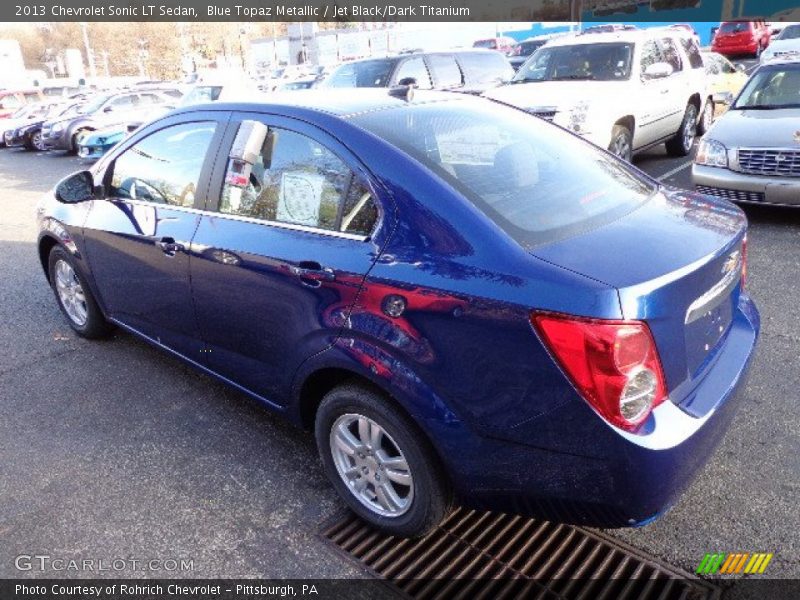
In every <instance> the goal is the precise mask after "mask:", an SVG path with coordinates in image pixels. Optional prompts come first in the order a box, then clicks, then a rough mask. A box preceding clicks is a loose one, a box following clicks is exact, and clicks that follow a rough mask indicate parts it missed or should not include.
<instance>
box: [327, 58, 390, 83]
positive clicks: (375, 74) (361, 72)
mask: <svg viewBox="0 0 800 600" xmlns="http://www.w3.org/2000/svg"><path fill="white" fill-rule="evenodd" d="M396 63H397V61H396V60H394V59H377V60H364V61H359V62H354V63H349V64H344V65H342V66H341V67H339V68H338V69H336V70H335V71H334V72H333V73H331V74H330V76H329V77H328V78H327V79H326V80H325V82H324V84H323V87H334V88H351V87H386V86H388V85H389V80H390V79H391V78H392V72H393V71H394V66H395V64H396Z"/></svg>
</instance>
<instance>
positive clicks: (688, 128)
mask: <svg viewBox="0 0 800 600" xmlns="http://www.w3.org/2000/svg"><path fill="white" fill-rule="evenodd" d="M696 136H697V108H695V106H694V105H693V104H692V105H689V108H687V109H686V118H685V120H684V122H683V148H684V149H685V150H686V152H687V153H688V152H689V151H690V150H691V149H692V145H694V138H695V137H696Z"/></svg>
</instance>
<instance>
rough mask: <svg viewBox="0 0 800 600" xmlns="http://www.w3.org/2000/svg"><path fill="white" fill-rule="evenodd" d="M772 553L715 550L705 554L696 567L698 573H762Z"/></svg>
mask: <svg viewBox="0 0 800 600" xmlns="http://www.w3.org/2000/svg"><path fill="white" fill-rule="evenodd" d="M772 557H773V554H772V553H771V552H770V553H765V552H753V553H750V552H732V553H726V552H715V553H713V554H706V555H705V556H704V557H703V560H701V561H700V566H698V567H697V571H696V573H697V574H698V575H714V574H715V573H719V574H721V575H736V574H738V573H748V574H755V573H763V572H764V571H765V570H766V569H767V565H768V564H769V561H771V560H772Z"/></svg>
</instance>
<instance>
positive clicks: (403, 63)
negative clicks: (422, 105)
mask: <svg viewBox="0 0 800 600" xmlns="http://www.w3.org/2000/svg"><path fill="white" fill-rule="evenodd" d="M513 75H514V69H513V68H512V67H511V65H510V64H509V62H508V59H507V58H506V57H505V56H503V55H502V54H500V53H499V52H496V51H494V50H459V51H457V52H417V53H414V54H408V55H399V56H389V57H384V58H369V59H365V60H358V61H353V62H349V63H345V64H343V65H341V66H340V67H339V68H337V69H336V70H335V71H333V73H331V74H330V76H329V77H328V78H327V79H325V81H323V82H322V84H321V85H320V87H334V88H347V87H392V86H394V85H397V84H398V83H399V82H400V81H402V80H404V79H408V78H412V79H415V80H416V82H417V87H418V88H420V89H424V90H430V89H436V90H451V91H458V92H466V93H470V94H480V93H483V92H485V91H486V90H488V89H491V88H494V87H497V86H498V85H502V84H504V83H506V82H508V81H509V80H510V79H511V78H512V77H513Z"/></svg>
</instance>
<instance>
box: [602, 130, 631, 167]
mask: <svg viewBox="0 0 800 600" xmlns="http://www.w3.org/2000/svg"><path fill="white" fill-rule="evenodd" d="M608 151H609V152H611V154H613V155H614V156H617V157H619V158H621V159H622V160H624V161H626V162H631V160H632V159H633V134H632V133H631V130H630V129H628V128H627V127H625V125H614V128H613V129H612V130H611V143H610V144H609V145H608Z"/></svg>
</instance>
